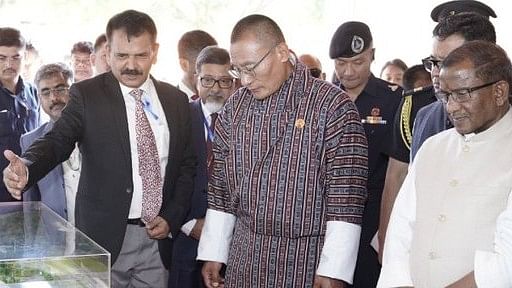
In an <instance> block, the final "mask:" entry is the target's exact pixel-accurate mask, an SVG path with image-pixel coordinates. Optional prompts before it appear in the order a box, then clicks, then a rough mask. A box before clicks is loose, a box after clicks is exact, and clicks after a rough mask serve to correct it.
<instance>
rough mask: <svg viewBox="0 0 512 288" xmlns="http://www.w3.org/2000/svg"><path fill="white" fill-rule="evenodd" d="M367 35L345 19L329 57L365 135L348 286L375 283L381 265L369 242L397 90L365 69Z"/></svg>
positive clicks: (370, 53)
mask: <svg viewBox="0 0 512 288" xmlns="http://www.w3.org/2000/svg"><path fill="white" fill-rule="evenodd" d="M374 54H375V49H374V48H373V41H372V34H371V32H370V29H369V28H368V26H367V25H366V24H364V23H362V22H346V23H344V24H342V25H341V26H340V27H339V28H338V29H337V30H336V32H335V33H334V35H333V37H332V40H331V46H330V50H329V56H330V57H331V58H332V59H334V64H335V70H336V76H337V78H338V79H339V81H340V86H341V88H342V89H344V90H345V91H346V92H347V93H348V95H349V96H350V98H351V100H352V101H354V102H355V104H356V106H357V109H358V110H359V115H360V117H361V120H362V122H363V126H364V128H365V132H366V138H367V139H368V168H369V172H368V173H369V174H368V182H367V190H368V202H367V203H366V207H365V210H364V214H363V224H362V231H361V239H360V244H359V252H358V258H357V264H356V270H355V273H354V282H353V283H354V284H353V287H375V286H376V284H377V279H378V278H379V273H380V265H379V262H378V258H377V253H376V252H375V250H374V249H373V248H372V247H371V246H370V242H371V239H372V237H373V236H374V235H375V233H376V231H377V226H378V222H379V209H380V200H381V195H382V189H383V186H384V178H385V175H386V167H387V163H388V150H389V146H390V145H389V144H390V143H389V141H388V140H389V139H390V137H389V133H390V132H391V127H392V124H393V119H394V115H395V112H396V110H397V107H398V104H399V102H400V97H401V92H402V91H401V88H399V87H398V86H396V85H393V84H391V83H388V82H386V81H384V80H381V79H378V78H376V77H375V76H373V74H372V73H371V71H370V66H371V63H372V61H373V59H374Z"/></svg>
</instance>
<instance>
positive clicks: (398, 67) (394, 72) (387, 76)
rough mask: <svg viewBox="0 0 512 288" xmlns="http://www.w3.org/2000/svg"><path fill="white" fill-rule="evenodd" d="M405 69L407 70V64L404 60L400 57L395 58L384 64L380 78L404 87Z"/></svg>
mask: <svg viewBox="0 0 512 288" xmlns="http://www.w3.org/2000/svg"><path fill="white" fill-rule="evenodd" d="M405 70H407V65H406V64H405V62H404V61H402V60H400V59H393V60H391V61H388V62H386V63H385V64H384V66H382V70H380V79H382V80H386V81H388V82H389V83H393V84H397V85H400V86H401V87H403V82H402V79H403V76H404V72H405Z"/></svg>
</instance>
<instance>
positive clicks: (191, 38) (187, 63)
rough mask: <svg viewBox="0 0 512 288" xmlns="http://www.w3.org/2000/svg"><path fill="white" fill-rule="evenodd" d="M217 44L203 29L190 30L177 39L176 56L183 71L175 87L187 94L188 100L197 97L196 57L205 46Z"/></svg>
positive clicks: (190, 100)
mask: <svg viewBox="0 0 512 288" xmlns="http://www.w3.org/2000/svg"><path fill="white" fill-rule="evenodd" d="M212 45H217V40H215V38H213V37H212V35H210V34H208V33H207V32H205V31H203V30H192V31H188V32H186V33H185V34H183V35H182V36H181V38H180V40H179V41H178V58H179V62H180V68H181V70H182V72H183V74H182V77H181V81H180V83H178V85H177V87H178V89H180V90H181V91H183V92H184V93H185V94H187V96H188V99H189V102H192V101H195V100H197V99H199V96H197V89H196V81H197V79H196V77H195V73H196V59H197V55H199V52H201V50H203V49H204V48H205V47H206V46H212Z"/></svg>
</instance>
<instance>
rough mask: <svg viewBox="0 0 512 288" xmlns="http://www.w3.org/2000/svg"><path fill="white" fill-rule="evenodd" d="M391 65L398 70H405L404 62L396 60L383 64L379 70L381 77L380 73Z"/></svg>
mask: <svg viewBox="0 0 512 288" xmlns="http://www.w3.org/2000/svg"><path fill="white" fill-rule="evenodd" d="M391 65H392V66H396V67H398V68H400V69H401V70H402V71H405V70H407V64H405V62H404V61H402V60H401V59H398V58H397V59H393V60H391V61H388V62H386V63H384V66H382V69H381V70H380V75H381V76H382V72H384V70H385V69H386V68H387V67H388V66H391Z"/></svg>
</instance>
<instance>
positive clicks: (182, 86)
mask: <svg viewBox="0 0 512 288" xmlns="http://www.w3.org/2000/svg"><path fill="white" fill-rule="evenodd" d="M178 88H179V89H180V90H181V91H182V92H183V93H185V94H187V96H188V98H189V99H191V98H192V96H193V95H195V94H196V93H195V92H194V91H192V90H190V89H189V88H188V86H187V85H185V83H184V82H183V80H181V81H180V83H178Z"/></svg>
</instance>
